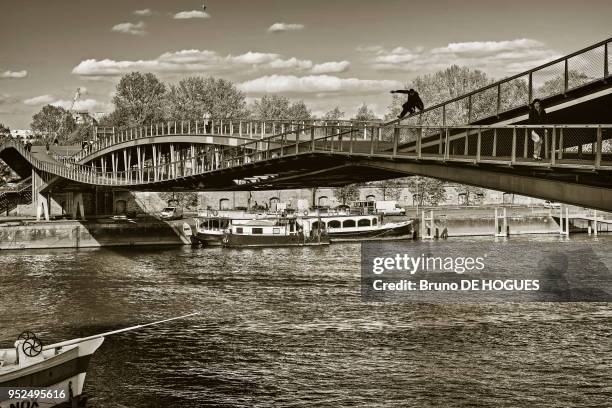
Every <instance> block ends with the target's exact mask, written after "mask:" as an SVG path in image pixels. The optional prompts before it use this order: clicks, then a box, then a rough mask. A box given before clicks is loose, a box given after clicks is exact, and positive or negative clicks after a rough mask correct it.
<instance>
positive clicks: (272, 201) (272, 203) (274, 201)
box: [269, 197, 280, 211]
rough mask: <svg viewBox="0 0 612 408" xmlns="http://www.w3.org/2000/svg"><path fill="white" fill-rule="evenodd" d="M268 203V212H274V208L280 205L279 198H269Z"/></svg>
mask: <svg viewBox="0 0 612 408" xmlns="http://www.w3.org/2000/svg"><path fill="white" fill-rule="evenodd" d="M269 202H270V210H271V211H276V206H277V205H278V203H280V198H278V197H271V198H270V200H269Z"/></svg>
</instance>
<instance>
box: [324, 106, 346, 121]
mask: <svg viewBox="0 0 612 408" xmlns="http://www.w3.org/2000/svg"><path fill="white" fill-rule="evenodd" d="M343 117H344V112H342V111H341V110H340V108H339V107H338V106H336V107H335V108H334V109H332V110H330V111H328V112H326V113H325V115H323V118H322V119H323V120H329V121H334V120H340V119H342V118H343Z"/></svg>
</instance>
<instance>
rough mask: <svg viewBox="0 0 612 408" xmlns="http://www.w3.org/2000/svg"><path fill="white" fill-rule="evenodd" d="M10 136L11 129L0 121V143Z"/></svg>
mask: <svg viewBox="0 0 612 408" xmlns="http://www.w3.org/2000/svg"><path fill="white" fill-rule="evenodd" d="M10 136H11V129H10V128H9V127H8V126H5V125H4V123H0V143H1V142H2V140H3V139H4V138H6V137H10Z"/></svg>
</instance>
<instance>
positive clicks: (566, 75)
mask: <svg viewBox="0 0 612 408" xmlns="http://www.w3.org/2000/svg"><path fill="white" fill-rule="evenodd" d="M610 42H612V37H610V38H607V39H605V40H603V41H600V42H598V43H595V44H592V45H590V46H588V47H585V48H583V49H581V50H578V51H575V52H573V53H571V54H567V55H565V56H563V57H560V58H557V59H555V60H553V61H550V62H547V63H545V64H542V65H539V66H537V67H535V68H532V69H529V70H527V71H523V72H521V73H518V74H515V75H512V76H509V77H506V78H503V79H500V80H498V81H495V82H492V83H491V84H488V85H485V86H483V87H481V88H478V89H475V90H473V91H470V92H467V93H464V94H461V95H459V96H457V97H455V98H452V99H448V100H446V101H443V102H440V103H438V104H436V105H433V106H430V107H428V108H425V109H424V110H423V111H421V112H418V113H415V114H412V115H410V116H406V117H404V118H402V119H394V120H392V121H389V122H386V123H385V125H391V124H394V123H399V122H401V121H402V120H407V119H410V118H419V121H420V118H422V116H423V115H424V114H425V113H428V112H431V111H434V110H436V109H440V108H445V107H446V106H447V105H450V104H452V103H455V102H459V101H461V100H464V99H466V98H468V99H469V103H471V97H472V96H474V95H477V94H480V93H483V92H485V91H487V90H489V89H493V88H498V92H497V106H496V113H497V115H499V113H501V112H502V111H500V104H501V95H500V93H501V85H503V84H507V83H509V82H511V81H514V80H516V79H519V78H521V77H524V76H528V77H529V82H528V86H529V89H528V102H529V103H531V101H532V99H533V91H534V89H533V80H532V78H533V74H534V73H535V72H538V71H541V70H543V69H545V68H548V67H552V66H554V65H556V64H558V63H560V62H564V63H565V69H564V76H563V79H564V91H563V92H561V93H559V94H565V93H566V92H567V91H568V90H570V88H569V87H568V85H569V84H568V80H569V69H568V63H569V60H570V59H571V58H574V57H576V56H579V55H582V54H585V53H587V52H588V51H592V50H594V49H597V48H599V47H602V46H603V47H604V50H603V51H604V57H603V75H602V76H601V77H600V78H595V80H602V79H604V80H605V79H606V78H608V77H609V76H610V69H609V59H610V58H609V48H610V47H609V43H610ZM559 94H553V95H548V96H547V97H550V96H554V95H559ZM516 107H518V106H516ZM470 108H471V107H468V110H470ZM443 114H444V112H443ZM471 119H472V118H470V117H469V116H468V123H469V122H471ZM442 125H446V124H445V123H443V124H442Z"/></svg>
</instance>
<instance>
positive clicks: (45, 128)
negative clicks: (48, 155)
mask: <svg viewBox="0 0 612 408" xmlns="http://www.w3.org/2000/svg"><path fill="white" fill-rule="evenodd" d="M30 127H31V128H32V130H33V131H34V133H36V134H38V135H40V136H42V137H43V140H44V141H47V142H52V141H53V140H54V139H55V138H57V139H58V140H59V142H60V144H62V143H65V142H66V140H67V139H69V137H70V134H71V133H72V132H74V131H75V130H76V128H77V125H76V122H75V120H74V118H73V117H72V115H71V114H70V112H68V111H67V110H66V109H64V108H62V107H59V106H53V105H45V106H43V107H42V109H41V110H40V111H39V112H38V113H36V114H34V116H32V123H31V124H30Z"/></svg>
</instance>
